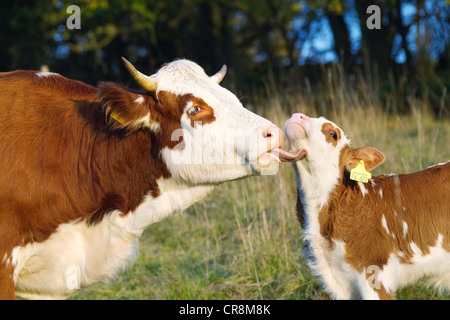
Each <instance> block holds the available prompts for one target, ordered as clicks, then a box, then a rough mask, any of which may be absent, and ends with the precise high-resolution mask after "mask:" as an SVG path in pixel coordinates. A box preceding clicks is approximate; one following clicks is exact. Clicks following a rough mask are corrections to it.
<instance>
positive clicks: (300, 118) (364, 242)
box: [285, 114, 450, 299]
mask: <svg viewBox="0 0 450 320" xmlns="http://www.w3.org/2000/svg"><path fill="white" fill-rule="evenodd" d="M285 132H286V135H287V137H288V140H289V143H290V145H291V149H292V150H296V149H298V148H303V149H305V150H306V152H307V153H308V155H307V156H306V158H305V159H304V160H301V161H297V162H295V163H294V170H295V172H296V180H297V193H298V203H297V213H298V218H299V221H300V222H301V224H302V228H303V234H304V239H305V243H306V254H307V256H308V258H309V265H310V267H311V270H312V272H313V273H314V274H315V275H316V276H317V277H318V278H319V279H320V280H321V282H322V283H323V285H324V287H325V289H326V291H327V292H329V293H330V294H331V295H332V296H333V297H334V298H337V299H351V298H363V299H392V298H394V297H395V292H396V290H397V289H398V288H400V287H402V286H404V285H407V284H411V283H414V282H416V281H417V280H420V279H422V280H425V281H426V282H427V283H429V284H432V285H435V286H437V287H438V288H439V289H450V200H449V198H448V195H449V194H450V163H449V162H447V163H443V164H439V165H436V166H433V167H430V168H427V169H425V170H422V171H419V172H416V173H411V174H403V175H381V176H377V177H372V178H371V179H369V180H368V181H367V182H366V183H365V182H361V181H354V180H351V179H350V172H351V169H353V168H354V167H356V164H358V163H359V161H361V160H363V161H364V164H365V167H366V169H367V170H372V169H373V168H374V167H376V166H377V165H379V164H381V163H382V162H383V161H384V155H383V154H382V153H380V152H379V151H377V150H375V149H373V148H369V147H364V148H359V149H353V148H350V146H349V140H348V139H347V138H346V137H345V135H344V133H343V131H342V130H341V129H340V128H338V127H337V126H336V125H335V124H333V123H331V122H330V121H328V120H326V119H324V118H319V119H311V118H308V117H306V116H304V115H301V114H294V115H293V117H292V118H291V119H290V120H288V121H287V123H286V125H285Z"/></svg>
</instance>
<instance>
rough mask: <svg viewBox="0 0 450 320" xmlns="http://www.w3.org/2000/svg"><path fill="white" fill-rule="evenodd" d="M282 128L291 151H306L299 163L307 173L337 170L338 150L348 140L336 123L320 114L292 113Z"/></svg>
mask: <svg viewBox="0 0 450 320" xmlns="http://www.w3.org/2000/svg"><path fill="white" fill-rule="evenodd" d="M284 131H285V133H286V137H287V138H288V141H289V146H290V149H291V151H293V150H298V149H304V150H305V152H306V153H307V156H306V158H305V160H306V161H303V162H302V165H303V166H304V167H305V169H307V170H308V171H309V172H318V171H320V170H327V171H329V170H333V169H335V170H338V164H339V157H340V153H341V150H342V149H343V148H344V146H348V144H349V140H348V139H347V137H346V136H345V135H344V132H343V131H342V130H341V129H340V128H339V127H338V126H337V125H336V124H334V123H333V122H331V121H329V120H327V119H325V118H323V117H320V118H309V117H308V116H306V115H304V114H301V113H294V114H293V115H292V117H291V118H290V119H289V120H287V121H286V123H285V126H284Z"/></svg>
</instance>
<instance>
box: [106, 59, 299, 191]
mask: <svg viewBox="0 0 450 320" xmlns="http://www.w3.org/2000/svg"><path fill="white" fill-rule="evenodd" d="M124 62H125V65H126V67H127V68H128V70H129V71H130V73H131V74H132V76H133V77H134V78H135V80H136V81H137V82H138V83H139V84H140V85H141V86H142V87H143V88H144V89H145V90H146V91H143V92H137V91H132V90H130V89H126V88H122V87H119V86H117V85H116V84H112V83H103V84H101V85H100V98H101V99H102V102H103V105H104V106H105V111H106V114H107V116H108V119H109V122H110V125H111V126H112V127H114V128H121V129H124V130H128V131H129V133H130V134H131V133H132V132H133V131H135V130H141V129H144V130H150V131H151V132H152V133H153V134H154V135H155V136H156V139H155V140H156V142H157V143H158V144H159V146H155V147H158V148H159V150H158V152H160V156H161V157H162V159H163V161H164V162H165V164H166V166H167V168H168V170H169V171H170V173H171V175H172V177H173V178H175V179H177V180H180V181H182V182H184V183H187V184H200V183H206V184H210V183H212V184H214V183H220V182H223V181H227V180H233V179H238V178H242V177H245V176H249V175H258V174H261V173H269V172H270V173H273V172H276V169H277V168H278V163H279V162H281V161H288V160H290V159H292V155H291V154H289V153H288V152H286V151H283V150H281V147H282V146H283V143H284V140H283V133H282V131H281V130H280V129H279V128H278V127H276V126H275V125H274V124H273V123H271V122H270V121H268V120H266V119H264V118H262V117H260V116H258V115H256V114H254V113H252V112H250V111H249V110H247V109H245V108H244V107H243V106H242V104H241V103H240V101H239V99H238V98H237V97H236V96H235V95H234V94H232V93H231V92H230V91H228V90H227V89H225V88H223V87H221V86H220V85H219V83H220V81H221V80H222V79H223V77H224V76H225V73H226V67H225V66H224V67H223V68H222V69H221V70H220V71H219V72H218V73H217V74H215V75H213V76H207V75H206V74H205V72H204V70H203V69H202V68H201V67H200V66H198V65H197V64H195V63H194V62H192V61H189V60H184V59H182V60H175V61H173V62H171V63H169V64H166V65H164V66H163V67H162V68H161V69H160V70H159V71H158V72H157V73H156V74H153V75H151V76H146V75H144V74H142V73H141V72H139V71H137V70H136V69H135V68H134V67H133V66H132V65H131V64H130V63H129V62H128V61H127V60H125V59H124Z"/></svg>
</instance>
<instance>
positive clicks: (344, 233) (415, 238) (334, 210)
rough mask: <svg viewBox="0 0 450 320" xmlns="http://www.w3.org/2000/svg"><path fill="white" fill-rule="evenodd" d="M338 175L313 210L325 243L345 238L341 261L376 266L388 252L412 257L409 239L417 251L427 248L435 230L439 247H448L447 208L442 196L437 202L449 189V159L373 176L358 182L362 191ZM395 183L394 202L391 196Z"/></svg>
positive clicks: (449, 216)
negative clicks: (395, 173) (397, 197)
mask: <svg viewBox="0 0 450 320" xmlns="http://www.w3.org/2000/svg"><path fill="white" fill-rule="evenodd" d="M343 167H344V166H343V165H342V168H343ZM343 170H346V169H345V168H343ZM344 179H345V174H343V175H342V183H339V184H338V185H337V186H336V187H335V189H334V190H333V191H332V192H331V194H330V199H329V202H328V204H327V205H326V206H325V207H324V208H323V209H322V210H321V211H320V213H319V223H320V233H321V235H322V236H323V237H324V238H325V239H327V240H328V241H329V245H330V247H332V245H333V243H332V241H333V240H340V241H343V242H344V243H345V250H346V255H345V261H346V262H347V263H349V264H350V265H351V266H352V267H353V268H354V269H355V270H356V271H358V272H362V271H363V270H364V269H365V268H367V267H369V266H371V265H374V266H378V267H380V268H382V267H383V265H385V264H386V263H387V261H388V259H389V256H390V255H391V254H395V255H396V256H397V257H399V258H400V260H401V262H402V263H412V258H413V256H414V254H415V253H414V252H413V247H412V245H413V243H414V244H415V245H416V246H417V247H418V248H419V249H420V251H421V254H422V255H426V254H429V253H430V248H431V247H434V246H436V244H437V240H438V235H439V234H441V235H442V236H443V242H442V247H443V248H444V249H445V250H447V251H450V250H449V249H450V234H449V232H448V230H450V209H449V206H448V202H447V203H443V199H447V197H448V194H450V184H449V181H450V163H447V164H444V165H439V166H435V167H431V168H428V169H425V170H422V171H419V172H416V173H413V174H405V175H398V176H385V175H382V176H378V177H374V178H372V180H371V181H370V182H369V183H366V184H364V187H365V189H366V191H367V192H368V193H367V194H366V195H364V196H363V194H362V192H361V190H360V188H359V186H358V185H357V184H354V185H352V187H349V186H348V185H346V184H344V183H343V182H344ZM394 180H398V183H397V184H395V183H394ZM399 187H400V188H401V192H400V197H401V199H400V202H398V201H396V200H395V194H396V192H395V188H399ZM380 189H381V190H382V196H380ZM383 216H384V218H385V220H386V225H387V228H388V230H389V233H388V232H387V230H386V229H385V227H384V226H383V225H382V219H383ZM404 222H405V223H406V224H407V226H408V229H407V230H406V232H405V229H404Z"/></svg>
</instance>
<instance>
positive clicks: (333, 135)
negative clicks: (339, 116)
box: [330, 131, 337, 140]
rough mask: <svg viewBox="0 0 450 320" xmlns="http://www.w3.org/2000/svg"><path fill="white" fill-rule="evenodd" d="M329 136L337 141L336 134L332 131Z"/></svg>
mask: <svg viewBox="0 0 450 320" xmlns="http://www.w3.org/2000/svg"><path fill="white" fill-rule="evenodd" d="M330 135H331V136H332V137H333V139H334V140H336V139H337V134H336V132H334V131H330Z"/></svg>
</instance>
